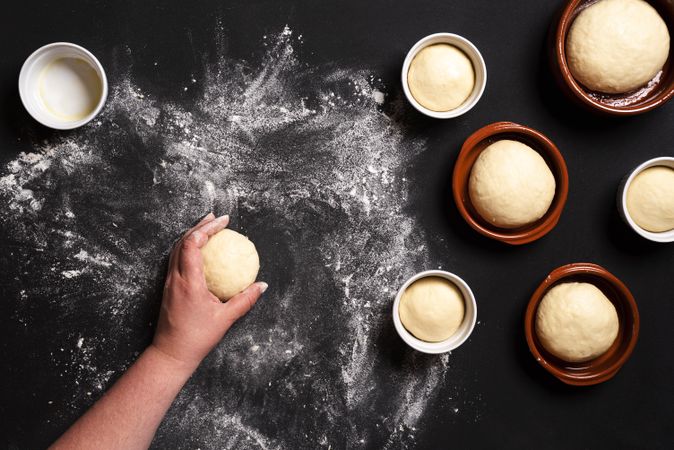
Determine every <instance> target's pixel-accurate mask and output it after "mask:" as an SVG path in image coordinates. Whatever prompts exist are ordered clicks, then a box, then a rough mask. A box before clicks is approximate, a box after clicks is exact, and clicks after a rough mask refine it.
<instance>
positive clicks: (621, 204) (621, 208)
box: [617, 156, 674, 242]
mask: <svg viewBox="0 0 674 450" xmlns="http://www.w3.org/2000/svg"><path fill="white" fill-rule="evenodd" d="M655 166H666V167H671V168H672V169H674V158H673V157H671V156H661V157H659V158H653V159H649V160H648V161H646V162H644V163H642V164H640V165H639V166H637V167H636V168H635V169H633V170H632V171H631V172H630V173H629V174H627V175H626V176H625V178H623V179H622V181H621V182H620V187H619V188H618V196H617V204H618V212H619V213H620V216H621V217H622V218H623V220H624V221H625V222H626V223H627V224H628V225H629V226H630V227H631V228H632V229H633V230H634V231H635V232H636V233H637V234H638V235H640V236H642V237H644V238H646V239H648V240H649V241H653V242H674V230H669V231H662V232H660V233H654V232H652V231H647V230H644V229H643V228H641V227H640V226H639V225H637V224H636V222H634V220H633V219H632V217H631V216H630V213H629V210H628V209H627V190H628V189H629V188H630V185H631V184H632V180H634V177H636V176H637V175H639V174H640V173H641V172H643V171H644V170H646V169H648V168H649V167H655Z"/></svg>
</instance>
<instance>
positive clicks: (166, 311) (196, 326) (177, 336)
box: [152, 213, 267, 368]
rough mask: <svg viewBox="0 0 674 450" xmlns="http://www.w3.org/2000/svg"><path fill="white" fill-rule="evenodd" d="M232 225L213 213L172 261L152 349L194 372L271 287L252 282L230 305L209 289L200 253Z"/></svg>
mask: <svg viewBox="0 0 674 450" xmlns="http://www.w3.org/2000/svg"><path fill="white" fill-rule="evenodd" d="M228 223H229V216H222V217H218V218H215V216H214V215H213V213H210V214H208V215H207V216H206V217H204V218H203V219H202V220H201V222H199V223H198V224H197V225H196V226H195V227H194V228H192V229H190V230H189V231H187V233H185V235H184V236H183V237H182V238H181V239H180V240H179V241H178V242H177V243H176V245H175V247H174V248H173V251H172V252H171V257H170V259H169V269H168V274H167V276H166V283H165V285H164V297H163V299H162V304H161V310H160V313H159V323H158V325H157V331H156V332H155V336H154V340H153V342H152V346H153V347H155V348H156V349H157V350H159V351H160V352H162V353H164V354H165V355H168V356H170V357H171V358H173V359H175V360H177V361H179V362H181V363H186V364H188V365H189V366H190V367H191V368H196V367H197V366H198V365H199V363H200V362H201V360H202V359H203V358H205V357H206V355H207V354H208V353H209V352H210V351H211V349H212V348H213V347H215V345H216V344H217V343H218V342H219V341H220V340H221V339H222V337H223V336H224V335H225V333H226V332H227V330H228V329H229V328H230V327H231V326H232V324H233V323H234V322H236V321H237V319H239V318H240V317H242V316H243V315H245V314H246V313H247V312H248V311H250V309H251V308H252V307H253V305H254V304H255V302H256V301H257V299H258V298H259V297H260V295H261V294H262V293H263V292H264V291H265V290H266V289H267V283H264V282H256V283H253V284H251V285H250V286H249V287H248V288H246V289H245V290H244V291H243V292H241V293H239V294H237V295H235V296H234V297H232V298H231V299H229V300H228V301H227V302H226V303H222V302H221V301H220V300H219V299H218V298H217V297H216V296H215V295H213V294H212V293H211V292H210V291H209V290H208V287H207V286H206V279H205V277H204V272H203V261H202V258H201V250H200V249H201V248H202V247H203V246H204V245H206V242H208V238H209V237H210V236H212V235H214V234H215V233H217V232H218V231H220V230H222V229H223V228H225V227H226V226H227V224H228Z"/></svg>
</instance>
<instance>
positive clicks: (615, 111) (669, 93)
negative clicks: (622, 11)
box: [551, 0, 674, 116]
mask: <svg viewBox="0 0 674 450" xmlns="http://www.w3.org/2000/svg"><path fill="white" fill-rule="evenodd" d="M596 1H597V0H570V1H568V2H567V3H566V4H565V5H564V7H563V9H562V10H561V13H560V16H559V21H558V22H557V25H556V29H555V30H554V33H551V35H552V36H551V37H553V39H554V40H553V42H552V45H553V47H554V55H553V58H552V64H553V70H555V71H557V72H558V73H557V76H558V77H559V78H560V80H559V81H560V82H561V83H562V85H563V86H562V87H563V88H565V90H566V91H567V93H568V94H570V95H571V96H572V97H573V98H574V99H575V100H577V101H579V102H580V103H581V104H583V105H584V106H586V107H588V108H589V109H591V110H593V111H596V112H600V113H604V114H609V115H614V116H630V115H635V114H642V113H645V112H647V111H650V110H652V109H654V108H657V107H659V106H661V105H663V104H665V103H666V102H667V101H668V100H669V99H671V98H672V97H674V67H672V64H673V61H674V45H670V48H669V57H668V58H667V61H666V62H665V65H664V67H663V68H662V71H661V72H659V73H658V74H657V75H656V76H655V77H654V78H653V79H652V80H651V81H650V82H649V83H648V84H646V85H645V86H643V87H641V88H639V89H637V90H635V91H632V92H627V93H624V94H605V93H601V92H595V91H592V90H590V89H587V88H586V87H584V86H583V85H582V84H580V83H579V82H578V81H576V80H575V78H574V77H573V75H572V74H571V70H570V69H569V66H568V64H567V62H566V38H567V34H568V32H569V29H570V28H571V24H572V23H573V21H574V19H575V18H576V16H577V15H578V14H579V13H580V12H581V11H582V10H583V9H585V8H586V7H588V6H590V5H592V4H593V3H596ZM599 1H601V0H599ZM647 1H648V3H649V4H650V5H651V6H653V7H654V8H655V9H656V10H657V11H658V13H659V14H660V16H661V17H662V18H663V20H664V21H665V22H666V23H667V28H668V29H669V34H670V36H674V3H673V2H671V1H667V0H647ZM673 44H674V43H673Z"/></svg>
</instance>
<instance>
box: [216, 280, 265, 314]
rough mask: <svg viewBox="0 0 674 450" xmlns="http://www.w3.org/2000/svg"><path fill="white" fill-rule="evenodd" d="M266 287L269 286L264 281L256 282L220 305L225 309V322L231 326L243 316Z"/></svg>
mask: <svg viewBox="0 0 674 450" xmlns="http://www.w3.org/2000/svg"><path fill="white" fill-rule="evenodd" d="M268 287H269V285H268V284H267V283H265V282H264V281H258V282H257V283H253V284H251V285H250V286H248V287H247V288H246V289H245V290H244V291H243V292H240V293H238V294H236V295H235V296H234V297H232V298H230V299H229V300H227V302H226V303H225V304H223V305H222V307H223V308H224V309H225V317H226V318H227V321H228V322H229V323H230V324H232V323H234V322H236V321H237V320H239V319H240V318H241V317H243V316H245V315H246V313H247V312H248V311H250V310H251V308H252V307H253V305H254V304H255V303H256V302H257V300H258V299H259V298H260V296H261V295H262V294H263V293H264V291H266V290H267V288H268Z"/></svg>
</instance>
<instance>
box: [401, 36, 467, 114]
mask: <svg viewBox="0 0 674 450" xmlns="http://www.w3.org/2000/svg"><path fill="white" fill-rule="evenodd" d="M407 83H408V86H409V88H410V92H411V93H412V97H414V99H415V100H416V101H418V102H419V104H421V106H423V107H424V108H428V109H430V110H431V111H439V112H442V111H450V110H452V109H455V108H458V107H459V106H461V105H462V104H463V102H465V101H466V99H467V98H468V97H469V96H470V94H471V93H472V92H473V87H474V86H475V71H474V69H473V63H472V62H471V61H470V59H469V58H468V56H466V54H465V53H464V52H462V51H461V50H459V49H458V48H456V47H454V46H453V45H449V44H433V45H429V46H428V47H425V48H423V49H421V50H420V51H419V53H417V54H416V56H415V57H414V59H413V60H412V63H411V64H410V68H409V71H408V72H407Z"/></svg>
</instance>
